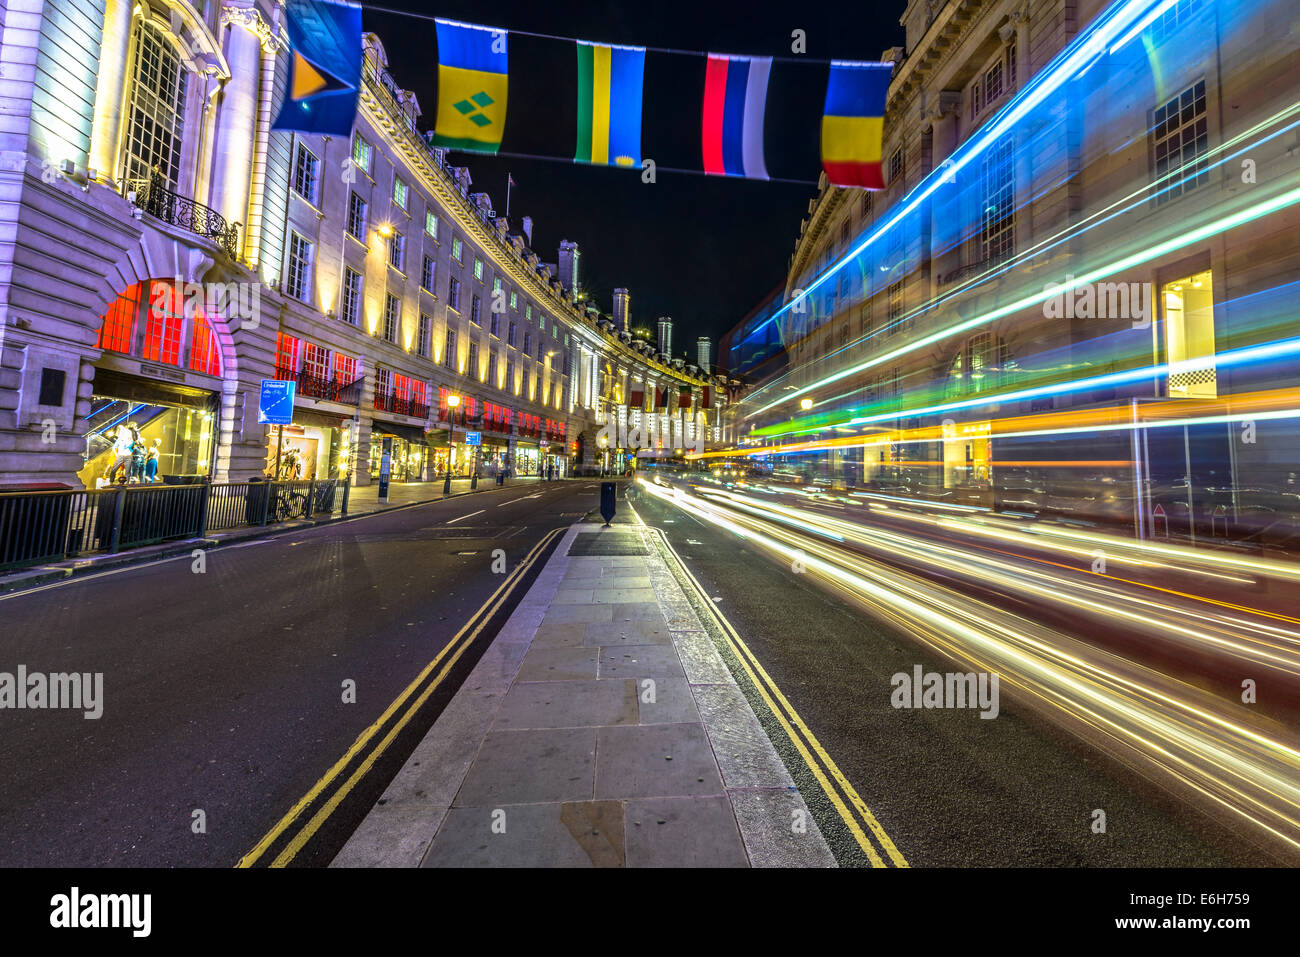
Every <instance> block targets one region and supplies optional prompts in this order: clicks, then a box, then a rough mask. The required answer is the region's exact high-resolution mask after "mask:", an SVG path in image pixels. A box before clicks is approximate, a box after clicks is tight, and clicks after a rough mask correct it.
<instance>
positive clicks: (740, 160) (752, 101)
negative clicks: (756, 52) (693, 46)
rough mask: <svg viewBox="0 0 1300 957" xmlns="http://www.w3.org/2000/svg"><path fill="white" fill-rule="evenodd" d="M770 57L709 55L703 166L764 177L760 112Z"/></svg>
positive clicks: (714, 170)
mask: <svg viewBox="0 0 1300 957" xmlns="http://www.w3.org/2000/svg"><path fill="white" fill-rule="evenodd" d="M771 70H772V58H771V57H743V56H722V55H720V54H716V53H710V54H709V62H708V66H707V68H706V70H705V74H704V123H703V130H702V137H701V144H702V146H703V149H704V171H705V172H706V173H716V174H719V175H724V176H747V177H749V178H750V179H767V178H768V176H767V166H766V165H765V164H764V162H763V113H764V111H765V110H766V109H767V78H768V74H769V73H770V72H771Z"/></svg>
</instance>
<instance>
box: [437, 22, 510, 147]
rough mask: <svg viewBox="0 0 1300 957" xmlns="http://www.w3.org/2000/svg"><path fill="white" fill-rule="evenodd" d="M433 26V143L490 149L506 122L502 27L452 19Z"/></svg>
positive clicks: (507, 65) (507, 68)
mask: <svg viewBox="0 0 1300 957" xmlns="http://www.w3.org/2000/svg"><path fill="white" fill-rule="evenodd" d="M435 23H436V26H437V31H438V117H437V120H436V121H435V122H434V133H433V145H434V146H440V147H444V148H446V149H453V150H470V151H473V152H477V153H495V152H496V151H497V150H499V149H500V148H501V134H502V133H503V132H504V131H505V128H506V90H507V88H508V86H509V80H510V61H509V57H508V51H507V48H506V39H507V33H506V31H505V30H498V29H495V28H493V27H481V26H477V25H475V24H472V23H457V22H456V21H454V20H437V21H435Z"/></svg>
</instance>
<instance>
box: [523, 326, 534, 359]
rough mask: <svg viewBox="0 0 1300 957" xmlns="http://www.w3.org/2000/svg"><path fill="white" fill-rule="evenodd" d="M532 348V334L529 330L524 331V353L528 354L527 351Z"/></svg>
mask: <svg viewBox="0 0 1300 957" xmlns="http://www.w3.org/2000/svg"><path fill="white" fill-rule="evenodd" d="M532 348H533V334H532V333H531V332H527V331H525V332H524V355H528V353H529V352H531V351H532Z"/></svg>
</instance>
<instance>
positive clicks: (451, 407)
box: [442, 393, 460, 495]
mask: <svg viewBox="0 0 1300 957" xmlns="http://www.w3.org/2000/svg"><path fill="white" fill-rule="evenodd" d="M459 405H460V396H458V395H456V394H455V393H452V394H451V395H449V396H447V474H446V477H445V478H444V479H443V481H442V494H443V495H450V494H451V453H452V448H451V438H452V436H454V435H455V434H456V408H457V406H459Z"/></svg>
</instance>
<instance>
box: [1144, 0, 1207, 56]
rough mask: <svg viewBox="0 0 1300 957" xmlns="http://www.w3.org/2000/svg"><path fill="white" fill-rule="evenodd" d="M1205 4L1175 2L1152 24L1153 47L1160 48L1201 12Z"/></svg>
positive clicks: (1191, 0)
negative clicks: (1179, 28) (1175, 32)
mask: <svg viewBox="0 0 1300 957" xmlns="http://www.w3.org/2000/svg"><path fill="white" fill-rule="evenodd" d="M1204 3H1205V0H1174V3H1173V4H1172V5H1170V6H1169V7H1168V8H1167V9H1166V10H1165V11H1164V13H1162V14H1160V16H1159V17H1157V18H1156V19H1155V21H1154V22H1153V23H1152V24H1151V46H1152V47H1155V46H1159V45H1160V44H1161V43H1163V42H1164V41H1165V40H1166V39H1168V38H1169V36H1170V35H1171V34H1173V33H1174V31H1176V30H1177V29H1178V27H1180V26H1182V25H1183V24H1185V23H1186V22H1187V21H1188V20H1189V19H1191V17H1192V16H1193V15H1194V14H1195V13H1197V12H1199V11H1200V9H1201V7H1202V6H1203V5H1204Z"/></svg>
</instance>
